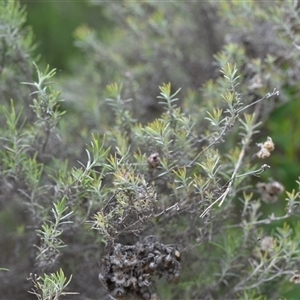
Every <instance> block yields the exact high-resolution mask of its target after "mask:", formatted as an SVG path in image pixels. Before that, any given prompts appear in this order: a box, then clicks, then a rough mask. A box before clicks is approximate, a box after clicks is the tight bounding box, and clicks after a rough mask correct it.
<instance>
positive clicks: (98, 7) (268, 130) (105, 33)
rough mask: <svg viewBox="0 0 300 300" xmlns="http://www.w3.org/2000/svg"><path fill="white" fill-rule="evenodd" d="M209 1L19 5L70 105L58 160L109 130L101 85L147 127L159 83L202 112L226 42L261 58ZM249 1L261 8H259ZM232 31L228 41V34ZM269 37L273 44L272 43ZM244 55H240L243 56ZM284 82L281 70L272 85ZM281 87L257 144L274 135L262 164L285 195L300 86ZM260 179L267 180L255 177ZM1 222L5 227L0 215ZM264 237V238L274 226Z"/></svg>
mask: <svg viewBox="0 0 300 300" xmlns="http://www.w3.org/2000/svg"><path fill="white" fill-rule="evenodd" d="M211 2H212V5H211V6H210V5H208V4H205V5H204V4H203V5H202V4H201V5H199V3H197V2H188V1H187V2H184V1H183V2H176V1H175V2H172V3H171V1H170V2H168V1H162V2H161V3H154V2H152V1H145V2H143V3H141V2H135V1H120V2H116V1H112V2H110V3H108V2H107V1H26V0H22V1H21V3H22V4H23V5H25V6H26V10H27V21H26V24H27V25H28V26H31V27H32V30H33V33H34V35H35V41H36V42H37V47H36V49H35V50H34V54H35V55H36V56H38V57H39V59H38V64H39V66H40V67H41V69H43V65H44V66H46V65H47V64H50V66H51V68H52V67H53V68H57V69H58V76H57V77H56V78H55V81H56V82H57V85H58V86H59V87H60V89H61V90H62V96H63V98H64V99H65V102H64V103H63V104H62V109H66V108H67V114H68V115H69V119H68V124H66V123H64V121H63V120H62V122H61V124H60V130H61V131H62V132H64V135H65V136H66V137H69V138H66V140H64V143H65V145H68V147H66V150H65V151H63V153H62V156H63V157H66V158H69V159H70V164H72V163H74V164H76V162H77V160H78V159H80V158H81V157H85V145H86V143H88V141H89V139H90V133H93V132H99V131H100V132H101V133H103V132H105V131H106V129H107V127H108V126H109V125H110V116H109V115H105V113H104V112H106V111H107V110H108V108H107V104H105V103H100V101H99V99H100V98H101V99H103V98H104V97H105V92H104V88H105V86H106V85H107V84H109V83H111V82H114V81H118V82H120V81H122V82H123V83H124V87H125V88H124V90H125V97H126V96H128V98H132V99H139V101H140V102H138V103H137V106H136V108H135V109H136V110H137V111H135V117H137V119H139V120H140V121H141V122H146V121H149V120H153V118H154V117H156V116H157V115H159V114H160V112H161V111H160V108H159V107H158V106H157V102H156V100H155V97H156V95H157V94H158V85H161V84H162V82H169V81H170V82H172V86H174V90H176V89H177V88H179V87H182V88H183V90H182V95H183V96H182V98H183V99H184V100H183V103H182V105H183V106H184V105H185V103H187V102H188V101H189V99H191V98H192V97H194V98H196V101H195V102H196V103H198V105H199V106H201V97H200V96H199V95H198V92H199V91H200V90H201V87H202V85H203V84H204V83H205V82H206V81H207V80H208V79H210V78H217V77H218V76H219V75H218V71H217V70H216V68H215V65H214V61H215V58H214V57H213V55H214V54H216V53H218V51H220V50H221V49H222V47H223V46H224V44H225V43H226V42H228V40H229V41H234V42H236V43H238V44H240V45H241V47H244V49H245V52H247V50H249V49H250V48H251V47H252V46H253V44H255V45H258V47H257V48H255V47H254V48H255V51H257V53H258V54H257V56H260V55H262V56H263V55H264V54H265V52H264V51H265V50H264V49H263V47H264V46H262V47H260V43H261V42H262V41H261V40H260V39H259V38H257V37H256V36H255V35H252V34H253V32H255V28H254V29H252V30H253V32H251V33H250V34H249V36H250V42H249V40H246V41H245V34H244V32H243V30H246V29H247V28H246V29H245V28H242V29H241V28H239V27H234V25H232V24H230V20H229V21H228V19H227V20H226V18H223V19H222V18H221V17H220V16H219V15H218V14H217V12H216V9H215V5H216V3H213V2H214V1H211ZM242 2H245V3H246V1H242ZM250 2H251V1H250ZM252 2H253V3H258V4H257V5H261V6H262V7H263V6H264V3H263V2H264V1H252ZM279 2H280V1H279ZM245 5H247V4H245ZM225 10H226V9H225V8H224V11H225ZM224 14H226V12H225V13H224ZM250 19H251V18H250ZM251 21H252V20H250V21H249V22H251ZM258 25H261V24H258ZM232 26H233V28H234V30H233V31H232V32H233V33H232V35H230V34H227V33H228V32H231V31H230V30H231V29H232ZM248 30H249V32H250V31H251V29H248ZM258 35H259V33H258ZM247 38H248V36H247ZM256 38H257V40H256ZM263 38H264V37H262V39H263ZM269 39H270V40H267V42H269V43H270V44H271V43H272V42H273V40H272V36H271V37H269ZM256 43H257V44H256ZM249 44H250V46H249ZM249 51H250V50H249ZM249 51H248V52H249ZM275 52H276V49H275ZM247 55H249V56H247ZM250 56H251V54H247V53H246V56H245V59H247V58H249V57H250ZM281 72H282V71H281ZM74 74H75V75H74ZM284 75H285V74H284V72H282V73H281V74H280V78H279V80H282V78H283V77H284ZM274 77H275V74H274ZM275 79H276V78H275ZM275 79H274V80H275ZM282 88H283V89H284V92H282V93H283V98H284V101H282V103H277V106H276V107H275V109H274V110H272V111H271V112H270V114H269V115H268V119H267V121H266V122H265V124H264V126H263V127H262V128H261V133H260V135H259V136H258V140H259V139H260V138H261V137H262V136H268V135H271V136H272V138H273V140H274V142H275V145H276V151H275V153H274V154H273V155H272V157H271V158H270V160H269V162H268V164H270V165H272V171H271V173H272V174H274V176H275V175H276V180H278V181H280V182H281V183H282V184H283V185H284V186H285V188H286V190H292V189H293V188H296V186H297V185H296V183H295V180H296V179H297V178H298V176H299V174H300V139H299V135H300V121H299V113H300V101H299V89H298V86H297V82H296V84H295V83H294V84H289V83H288V82H285V84H283V86H282ZM146 91H147V92H146ZM261 93H262V94H263V92H261ZM258 96H260V95H258ZM153 99H154V100H153ZM70 120H73V122H72V121H70ZM75 120H76V121H75ZM100 123H101V128H99V124H100ZM77 145H78V146H77ZM72 160H73V161H72ZM267 177H270V173H268V174H263V175H262V178H267ZM264 209H265V211H264V213H265V214H269V213H270V212H274V213H275V214H280V213H281V212H282V209H283V205H280V204H278V205H277V204H276V207H275V208H274V207H272V208H270V207H269V206H267V205H266V206H265V207H264ZM0 218H1V219H2V221H1V222H2V223H4V222H7V220H6V219H5V218H6V217H5V216H2V215H1V216H0ZM291 222H292V221H291ZM292 224H293V223H292ZM275 225H276V226H279V225H280V224H275ZM12 226H13V225H12ZM21 230H22V228H20V231H21ZM267 230H268V231H269V232H271V231H272V230H273V227H270V228H268V229H267ZM270 288H271V287H270ZM165 292H166V294H167V293H168V291H165ZM298 293H300V289H299V288H295V289H294V290H292V291H289V292H287V293H286V294H285V295H283V296H285V297H286V298H287V299H297V295H298ZM166 297H167V295H166Z"/></svg>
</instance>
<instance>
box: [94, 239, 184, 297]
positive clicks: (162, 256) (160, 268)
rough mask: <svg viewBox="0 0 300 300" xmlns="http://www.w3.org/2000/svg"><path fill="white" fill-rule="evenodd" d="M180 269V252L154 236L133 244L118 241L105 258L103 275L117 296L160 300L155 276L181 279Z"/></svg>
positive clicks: (112, 293)
mask: <svg viewBox="0 0 300 300" xmlns="http://www.w3.org/2000/svg"><path fill="white" fill-rule="evenodd" d="M180 269H181V267H180V252H179V251H178V250H177V249H176V248H174V247H171V246H167V245H163V244H161V243H159V242H158V240H157V239H156V238H155V237H153V236H150V237H147V238H145V239H144V240H143V241H142V242H137V243H136V244H135V245H132V246H129V245H122V244H114V245H113V246H112V247H111V249H110V252H109V253H108V254H107V255H106V256H105V257H104V258H103V259H102V261H101V272H100V274H99V279H100V281H101V282H102V284H103V285H104V286H105V287H106V288H107V289H108V291H109V292H110V294H111V295H112V296H113V297H115V298H116V299H131V297H132V298H133V297H138V298H140V299H145V300H154V299H157V300H158V299H159V298H158V295H157V294H156V293H155V292H154V290H155V287H154V281H153V278H152V277H153V276H154V275H158V276H160V277H161V276H164V277H166V278H167V281H168V282H169V283H177V282H178V281H179V278H180Z"/></svg>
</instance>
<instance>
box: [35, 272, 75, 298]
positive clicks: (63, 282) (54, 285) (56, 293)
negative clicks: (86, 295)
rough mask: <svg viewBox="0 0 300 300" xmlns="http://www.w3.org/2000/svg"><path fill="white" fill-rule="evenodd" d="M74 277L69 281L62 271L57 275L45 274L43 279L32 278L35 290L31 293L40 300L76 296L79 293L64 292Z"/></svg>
mask: <svg viewBox="0 0 300 300" xmlns="http://www.w3.org/2000/svg"><path fill="white" fill-rule="evenodd" d="M71 279H72V276H71V277H70V278H69V279H67V278H66V277H65V274H64V272H63V271H62V269H60V270H59V271H57V272H56V273H51V274H49V275H48V274H45V275H44V276H41V277H34V278H32V281H33V284H34V288H33V291H31V292H30V293H32V294H34V295H36V296H37V299H39V300H58V299H59V297H60V296H65V295H74V294H77V293H71V292H63V290H64V289H65V288H66V287H67V286H68V285H69V283H70V281H71Z"/></svg>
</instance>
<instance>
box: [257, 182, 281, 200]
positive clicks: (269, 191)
mask: <svg viewBox="0 0 300 300" xmlns="http://www.w3.org/2000/svg"><path fill="white" fill-rule="evenodd" d="M256 187H257V189H258V192H259V193H260V194H261V196H262V200H263V201H264V202H266V203H274V202H276V201H277V200H278V195H280V194H282V193H283V192H284V186H283V185H282V184H281V183H280V182H278V181H271V182H269V183H264V182H259V183H257V185H256Z"/></svg>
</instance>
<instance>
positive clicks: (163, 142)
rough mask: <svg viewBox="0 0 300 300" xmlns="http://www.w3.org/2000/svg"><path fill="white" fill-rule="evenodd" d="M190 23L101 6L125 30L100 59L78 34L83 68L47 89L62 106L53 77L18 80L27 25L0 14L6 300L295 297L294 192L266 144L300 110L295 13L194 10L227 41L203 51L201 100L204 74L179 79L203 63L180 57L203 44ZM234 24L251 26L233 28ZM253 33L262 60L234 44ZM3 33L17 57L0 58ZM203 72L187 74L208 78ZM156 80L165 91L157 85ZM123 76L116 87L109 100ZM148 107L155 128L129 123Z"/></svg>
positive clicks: (84, 33)
mask: <svg viewBox="0 0 300 300" xmlns="http://www.w3.org/2000/svg"><path fill="white" fill-rule="evenodd" d="M196 8H197V9H199V6H198V5H197V4H196V3H192V4H191V5H190V6H188V5H185V4H172V5H171V4H168V5H167V4H162V5H157V4H152V3H144V4H139V3H135V4H134V5H133V4H132V3H129V2H126V1H125V2H123V3H120V4H119V5H116V4H115V3H111V4H107V7H106V9H107V13H108V14H109V13H110V14H111V15H114V16H116V15H117V16H118V22H120V24H122V25H124V24H125V25H126V26H125V27H124V28H123V27H122V28H121V27H119V29H117V30H116V31H115V32H114V35H113V37H112V41H111V48H109V49H110V51H106V50H105V47H103V45H101V42H100V41H99V40H98V38H97V36H96V33H95V32H94V31H93V30H92V29H90V28H88V27H80V28H79V29H78V30H77V31H76V34H75V35H76V37H77V45H78V46H80V48H81V49H85V50H86V51H88V59H87V62H86V64H85V66H81V68H79V69H78V71H77V72H76V74H75V75H76V76H74V77H75V78H58V79H57V80H58V81H59V86H60V88H62V89H64V91H65V92H64V94H63V95H64V98H65V101H63V100H62V98H61V95H60V92H59V91H58V89H59V88H58V86H57V84H55V83H54V82H53V78H56V77H54V76H55V69H53V70H51V69H50V68H49V67H47V68H46V70H45V71H44V72H42V71H41V70H40V69H39V67H37V65H36V64H33V66H31V62H30V60H31V59H30V56H29V55H30V51H31V50H30V47H29V46H28V45H32V38H31V37H30V38H28V40H27V38H26V39H25V37H24V36H25V35H24V32H25V31H24V30H25V29H22V28H23V27H22V26H23V24H24V18H25V12H24V10H23V9H22V8H21V7H20V6H19V4H18V3H17V2H14V1H10V2H7V3H5V4H2V5H1V10H0V14H2V15H3V18H0V19H1V20H3V21H1V22H3V23H2V28H3V30H5V32H4V33H3V39H2V44H1V49H0V51H1V53H3V55H4V56H7V59H5V60H3V67H2V71H3V70H6V69H7V70H9V72H11V75H10V80H7V81H6V82H5V83H6V84H3V86H2V88H1V91H2V92H1V97H2V98H3V99H5V100H6V101H3V103H2V104H1V124H2V126H1V128H0V136H1V139H0V142H1V151H0V155H1V181H0V183H1V190H2V195H1V198H0V200H1V201H0V205H1V213H0V221H1V223H2V226H1V227H2V228H5V230H4V229H2V234H1V245H4V247H3V252H2V256H1V260H0V265H1V267H3V268H7V269H8V271H4V270H3V271H1V272H0V276H1V282H2V283H3V284H2V286H1V291H2V293H1V294H2V295H3V296H4V297H8V298H14V299H25V297H26V295H27V296H28V297H37V298H38V299H58V298H59V297H60V296H63V295H70V296H68V297H70V298H71V299H76V298H77V299H85V298H86V299H87V298H89V297H93V298H95V297H97V298H101V299H104V298H105V297H106V298H107V299H109V294H110V295H111V297H114V298H116V299H130V298H134V297H135V298H137V299H152V300H153V299H158V298H159V297H161V298H162V299H236V298H238V299H264V298H266V299H274V298H279V297H285V296H286V295H288V292H289V291H290V289H291V288H292V287H293V284H297V283H299V282H300V281H299V274H298V270H297V265H298V263H299V258H298V248H299V241H300V236H299V232H300V230H298V229H299V223H298V222H296V221H295V222H294V223H292V222H290V220H291V217H292V216H296V217H297V215H298V213H299V209H300V206H299V185H300V181H297V182H296V184H297V185H296V187H297V188H295V189H293V190H292V191H284V190H285V187H284V185H283V184H282V183H280V182H279V181H280V180H279V179H278V178H276V172H273V171H272V170H273V168H275V170H276V166H273V165H272V163H271V162H272V161H271V160H270V158H271V157H272V156H274V155H276V150H277V145H276V143H274V141H275V139H276V132H268V133H267V134H265V130H264V128H263V124H265V123H266V122H268V119H269V118H270V114H271V112H272V110H273V109H274V108H275V107H280V106H282V105H283V104H284V103H286V102H287V101H291V93H292V92H293V93H295V94H296V95H299V92H298V89H297V87H296V86H295V85H296V82H297V80H296V79H297V77H296V76H298V75H297V74H298V72H297V71H298V64H297V63H296V62H297V59H298V53H295V55H294V56H293V57H290V56H289V52H290V50H291V49H296V50H298V43H297V38H298V31H297V26H298V25H299V16H298V10H297V9H296V8H295V7H293V6H292V5H291V3H289V2H288V3H284V4H282V3H281V2H278V3H277V2H276V5H275V6H274V7H272V8H269V7H264V5H258V4H256V2H251V3H249V4H247V5H246V6H245V4H243V3H237V2H235V3H231V2H230V1H225V2H222V5H220V7H214V4H213V3H212V4H206V5H204V6H203V7H201V9H199V10H198V11H200V12H201V13H203V16H205V13H208V12H209V13H210V17H208V19H207V20H209V22H208V24H211V25H212V26H213V28H214V26H215V25H213V21H214V20H215V19H214V18H216V16H217V15H218V16H219V19H218V20H220V22H221V21H222V20H224V22H225V21H226V22H228V24H227V25H226V26H227V27H226V28H229V29H232V31H231V34H230V35H229V36H228V37H227V38H226V44H225V45H224V46H223V47H222V48H220V49H219V50H218V51H217V48H218V47H217V46H216V45H217V42H216V44H215V43H213V41H211V43H213V45H211V46H210V47H211V49H213V50H214V51H215V50H216V54H215V55H214V64H215V66H214V68H211V75H210V76H209V77H211V78H210V79H209V80H208V81H206V82H205V83H203V86H202V88H201V90H200V91H199V90H198V89H197V87H198V84H200V82H201V81H202V80H204V79H203V78H202V76H203V74H200V73H201V72H199V77H197V78H194V75H195V74H197V71H194V70H191V69H190V65H193V64H194V62H195V61H197V58H198V57H199V54H197V51H198V50H199V49H202V48H195V47H192V41H194V40H195V36H196V33H199V34H200V33H201V34H205V31H204V30H203V31H201V30H200V29H199V23H197V21H199V20H198V19H197V15H196V13H195V12H194V11H193V10H194V9H196ZM250 8H251V9H250ZM179 12H180V13H179ZM271 13H272V14H271ZM243 14H246V15H247V17H248V19H247V20H249V23H245V24H243V20H244V19H239V18H237V19H236V18H234V16H235V15H241V16H243ZM4 16H10V17H9V18H8V17H5V18H4ZM173 16H174V17H173ZM189 16H191V18H190V19H188V17H189ZM270 16H272V17H270ZM145 20H147V22H146V24H147V25H148V26H145V23H144V21H145ZM185 20H188V22H186V23H185V22H184V21H185ZM207 20H206V21H207ZM249 24H250V25H251V26H250V25H249ZM117 28H118V27H117ZM216 28H218V27H216ZM141 29H143V31H141ZM237 29H239V30H237ZM258 29H260V30H266V31H270V30H271V32H272V34H270V35H268V36H267V38H268V43H267V46H266V47H265V46H261V47H260V44H259V43H258V44H257V45H256V44H254V45H252V40H249V37H247V34H249V35H250V36H252V34H253V35H255V33H256V32H257V30H258ZM26 30H28V29H26ZM198 30H200V31H198ZM215 30H216V29H215ZM220 30H221V29H220ZM221 32H222V31H221ZM241 32H243V34H242V35H241ZM16 33H18V36H17V37H16V39H17V41H18V43H17V45H18V47H17V49H18V51H17V52H16V51H15V49H16V47H15V46H14V44H13V43H10V44H9V43H8V42H7V41H9V40H12V39H13V38H14V36H15V34H16ZM180 33H185V35H184V36H183V38H182V39H178V35H179V34H180ZM187 33H188V34H187ZM219 33H220V32H219V31H218V34H219ZM286 33H288V38H287V36H286ZM206 34H207V33H206ZM136 36H140V40H139V41H133V39H136ZM277 38H278V39H277ZM216 40H217V39H216ZM197 43H198V44H199V45H200V44H201V41H200V40H198V41H197ZM124 45H127V46H128V47H127V48H125V47H124ZM250 45H251V47H252V46H253V47H254V48H253V49H252V50H253V51H250V48H251V47H250ZM121 46H123V47H121ZM120 47H121V49H120ZM131 47H132V48H131ZM199 47H200V46H199ZM249 47H250V48H249ZM209 49H210V48H209ZM104 50H105V51H104ZM131 50H132V51H131ZM203 51H204V50H203ZM206 51H207V49H206ZM204 52H205V51H204ZM207 52H209V51H207ZM138 54H140V55H141V56H139V55H138ZM144 55H145V56H144ZM206 55H208V53H206ZM17 57H19V58H20V57H22V58H24V59H22V60H20V59H17ZM187 57H188V58H189V61H190V65H189V64H186V63H185V62H186V60H187ZM205 57H206V56H205V55H204V56H203V57H202V58H203V61H202V62H200V61H199V66H198V65H196V67H195V70H198V67H199V70H202V72H204V71H203V70H205V68H208V66H210V64H208V65H207V66H205V63H204V62H205ZM25 58H26V59H25ZM24 65H25V66H26V68H25V69H26V70H28V71H26V72H23V73H21V74H22V75H20V72H19V70H20V68H21V67H22V66H24ZM166 66H167V70H168V72H166V73H167V74H165V77H170V79H171V80H172V82H173V81H174V82H175V83H174V84H173V83H172V84H171V83H158V82H157V80H160V79H165V78H164V76H162V75H161V74H162V73H161V72H163V70H166V69H165V68H166ZM33 67H35V69H36V70H35V73H33ZM215 69H219V70H220V72H219V73H216V72H215V71H214V70H215ZM112 70H114V72H112ZM126 71H129V72H130V74H127V75H128V76H127V75H126V74H125V73H124V72H126ZM275 71H276V72H275ZM121 74H125V75H126V77H125V78H123V79H124V80H123V81H124V84H122V83H110V84H108V83H109V81H110V77H111V79H116V80H117V81H120V78H121V76H120V75H121ZM152 74H158V75H157V78H158V79H155V80H150V81H149V78H150V77H151V76H152ZM20 76H21V77H20ZM204 77H205V76H204ZM201 78H202V79H201ZM205 79H208V78H205ZM81 80H82V82H81V83H79V82H80V81H81ZM181 80H182V82H181ZM19 81H21V82H22V85H18V89H17V90H15V89H14V90H13V91H11V89H13V88H14V87H15V85H16V83H19ZM180 82H181V84H182V89H181V88H180V87H179V85H180ZM155 84H159V88H158V90H157V91H156V93H157V94H159V95H158V96H157V97H156V98H155V99H157V100H155V103H154V100H153V99H154V98H152V95H153V93H154V91H155V87H154V86H155ZM104 86H106V88H105V87H104ZM102 89H105V92H102ZM18 90H20V92H18ZM291 91H292V92H291ZM26 92H27V93H28V94H27V95H30V96H29V98H28V96H24V93H26ZM7 95H9V99H7ZM98 95H100V99H105V101H102V100H99V96H98ZM147 97H150V98H151V101H152V102H153V103H154V106H155V107H160V109H159V110H158V111H160V112H161V114H155V115H153V114H151V113H149V115H148V110H147V109H145V110H144V112H143V113H140V109H141V108H145V107H147V103H146V104H145V101H146V100H145V99H146V98H147ZM10 98H13V100H10ZM24 99H25V100H24ZM9 100H10V101H9ZM156 102H157V103H156ZM28 103H30V104H28ZM259 134H260V135H259ZM85 143H86V144H85ZM271 172H272V173H271ZM284 201H285V202H284ZM275 202H277V203H278V202H282V203H284V208H283V210H275V209H274V203H275ZM282 206H283V205H282ZM99 262H100V266H99ZM26 278H28V279H29V280H27V281H26ZM99 279H100V281H99ZM165 280H166V281H167V283H168V284H176V283H177V286H176V287H175V288H174V287H172V288H170V287H169V286H168V285H166V284H165ZM27 291H29V292H30V293H27ZM77 293H80V294H79V295H78V294H77ZM3 299H4V298H3ZM5 299H6V298H5Z"/></svg>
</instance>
